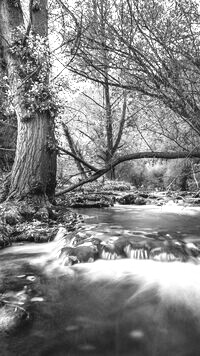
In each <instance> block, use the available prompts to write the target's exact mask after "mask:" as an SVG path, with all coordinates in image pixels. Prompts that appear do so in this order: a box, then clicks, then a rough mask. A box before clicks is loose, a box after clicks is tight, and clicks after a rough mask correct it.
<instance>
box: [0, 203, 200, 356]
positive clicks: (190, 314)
mask: <svg viewBox="0 0 200 356" xmlns="http://www.w3.org/2000/svg"><path fill="white" fill-rule="evenodd" d="M159 209H160V208H159ZM159 209H157V208H155V209H154V208H152V207H151V208H149V209H148V207H145V209H144V208H143V207H139V208H135V209H133V208H126V207H125V208H118V207H115V208H111V209H105V210H99V209H98V210H95V209H93V210H92V211H91V210H90V211H86V210H84V213H85V214H86V215H89V214H91V215H92V216H95V218H89V219H88V220H87V224H86V225H85V229H87V228H88V229H89V228H92V229H94V231H96V232H97V233H98V232H99V233H102V234H103V233H104V234H105V236H107V235H109V236H111V235H114V234H116V233H118V232H120V234H123V233H124V234H126V233H127V234H131V233H132V234H133V235H134V236H135V235H136V236H139V237H140V235H141V234H145V233H149V232H154V231H157V230H161V231H170V232H171V233H180V234H183V235H184V236H185V237H187V238H192V237H194V236H195V238H197V237H200V231H199V216H200V213H199V211H198V210H195V209H194V210H192V209H191V210H190V211H189V210H188V211H187V213H186V211H184V214H183V213H182V214H180V212H179V213H178V214H177V212H176V213H172V212H171V211H169V212H167V211H165V212H164V213H163V212H162V211H160V210H159ZM79 212H80V211H79ZM97 222H98V223H99V225H98V226H97V225H96V224H97ZM197 225H198V226H197ZM95 229H96V230H95ZM98 229H99V230H98ZM55 250H56V245H55V243H54V242H51V243H48V244H42V245H34V244H26V245H19V246H13V247H9V248H7V249H5V250H2V251H1V253H0V273H1V281H0V355H2V356H16V355H17V356H18V355H19V356H79V355H92V356H95V355H97V356H98V355H102V356H107V355H109V356H115V355H116V356H121V355H123V356H124V355H134V356H161V355H162V356H169V355H170V356H199V355H200V327H199V326H200V280H199V275H200V266H199V265H194V264H192V263H180V262H173V263H165V262H154V261H138V260H131V259H122V260H116V261H98V262H95V263H85V264H81V265H80V264H79V265H75V266H73V267H65V266H62V265H61V264H60V263H59V259H58V260H57V259H56V254H55V253H54V251H55Z"/></svg>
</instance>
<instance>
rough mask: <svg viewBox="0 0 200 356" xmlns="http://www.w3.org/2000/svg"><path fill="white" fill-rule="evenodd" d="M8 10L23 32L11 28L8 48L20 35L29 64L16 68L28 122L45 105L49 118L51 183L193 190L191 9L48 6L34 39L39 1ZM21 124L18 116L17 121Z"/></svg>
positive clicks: (7, 136)
mask: <svg viewBox="0 0 200 356" xmlns="http://www.w3.org/2000/svg"><path fill="white" fill-rule="evenodd" d="M1 3H2V4H3V3H6V1H1ZM13 3H14V7H15V9H19V7H21V8H22V11H23V17H24V24H25V25H24V26H25V30H24V29H23V28H22V27H21V24H15V28H14V29H12V31H14V32H15V36H18V44H16V43H15V44H16V46H17V45H19V39H21V36H22V34H23V36H25V37H24V38H26V46H29V51H31V50H33V55H34V60H35V62H34V63H33V61H32V62H31V60H30V59H29V62H27V61H26V62H25V61H24V62H23V61H22V63H21V64H20V65H21V66H22V67H23V68H22V69H23V70H24V68H25V67H26V73H25V75H24V77H23V79H22V84H21V85H24V82H26V81H27V82H30V79H31V86H29V89H28V90H27V87H25V88H24V92H21V93H20V96H24V97H25V98H26V100H27V102H28V104H27V105H28V106H27V107H28V113H32V112H34V111H37V109H38V107H37V105H38V106H40V107H41V105H43V106H44V107H43V110H44V109H45V110H46V108H48V110H49V112H50V114H51V116H52V117H53V118H54V119H55V134H56V141H55V142H53V144H52V147H54V150H56V153H57V155H58V170H57V180H58V182H60V181H62V182H65V183H70V184H74V183H75V184H77V183H78V182H80V181H82V180H86V181H87V180H90V178H91V177H92V179H93V176H94V178H98V177H100V176H101V175H103V174H100V175H98V172H99V171H101V173H104V175H105V176H106V177H107V178H109V179H117V180H125V181H127V182H130V183H132V184H133V185H135V186H136V187H137V188H140V187H142V188H145V189H156V188H158V189H162V190H164V189H181V190H187V189H189V190H193V189H197V190H198V189H199V180H200V170H199V164H200V162H199V158H198V157H199V142H200V89H199V84H200V46H199V44H200V37H199V31H200V27H199V25H200V9H199V4H198V1H196V0H165V1H164V0H162V1H160V0H159V1H156V0H148V1H147V0H140V1H138V0H88V1H82V0H77V1H67V0H52V1H49V3H48V13H47V12H46V13H45V14H44V13H43V16H45V19H46V20H45V21H47V17H48V31H46V32H44V33H43V34H41V33H40V34H37V36H36V37H34V36H35V33H36V32H34V26H32V25H35V24H36V21H35V20H34V16H35V17H36V18H37V16H38V13H39V11H40V10H41V8H40V7H41V2H40V1H35V0H33V1H30V2H28V1H14V2H13ZM2 6H3V5H2ZM2 8H3V7H2ZM30 9H32V10H31V11H32V15H31V11H30ZM34 21H35V22H34ZM29 25H30V26H29ZM31 26H32V27H31ZM24 31H25V34H24ZM14 32H13V33H14ZM47 32H48V46H47V47H45V49H44V47H43V44H44V42H45V41H46V40H47ZM16 34H17V35H16ZM1 38H2V41H3V40H5V35H4V29H3V27H2V29H1ZM15 40H16V38H15ZM33 42H34V43H33ZM24 45H25V42H24V43H23V46H24ZM4 47H5V45H4V43H3V42H2V45H1V48H2V51H1V53H2V57H1V58H2V61H1V74H2V80H1V85H0V91H1V95H0V105H1V112H0V171H1V174H3V175H4V174H5V173H7V172H10V170H11V168H12V165H13V162H14V157H15V148H16V141H17V115H18V114H17V115H16V104H15V103H14V101H15V99H14V98H13V92H12V91H13V88H12V85H13V84H11V76H10V74H9V70H8V65H9V60H8V59H5V57H6V56H5V48H4ZM41 53H43V55H44V56H47V55H48V60H49V64H48V67H47V68H46V74H45V78H43V77H41V78H42V83H44V81H47V77H48V92H47V90H46V89H45V90H46V91H45V90H44V87H43V84H41V83H40V80H39V79H38V78H39V76H40V75H41V68H42V67H44V66H45V64H44V62H42V61H43V59H42V61H41V58H40V57H41V56H42V55H41ZM15 57H16V52H15ZM23 60H24V59H23ZM6 61H7V63H5V62H6ZM40 61H41V62H40ZM35 63H36V65H35ZM38 73H39V75H38ZM12 83H13V79H12ZM29 84H30V83H29ZM15 92H16V91H15ZM36 103H37V105H36ZM52 103H53V104H52ZM28 115H29V114H28ZM29 119H30V118H29V116H27V113H26V118H25V119H24V120H25V121H26V122H29ZM18 128H19V124H18ZM18 135H19V132H18ZM34 145H35V143H34ZM26 150H27V149H26ZM27 154H28V155H29V153H28V150H27ZM195 157H196V158H195ZM138 158H141V159H138ZM30 159H31V158H30ZM171 159H173V160H171ZM119 163H120V164H119ZM21 164H22V163H20V165H21ZM105 167H107V168H106V169H105ZM95 174H96V175H95Z"/></svg>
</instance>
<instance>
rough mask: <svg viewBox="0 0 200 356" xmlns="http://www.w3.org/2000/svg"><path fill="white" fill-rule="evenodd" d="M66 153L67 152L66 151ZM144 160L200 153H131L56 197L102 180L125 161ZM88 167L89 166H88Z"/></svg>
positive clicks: (173, 157)
mask: <svg viewBox="0 0 200 356" xmlns="http://www.w3.org/2000/svg"><path fill="white" fill-rule="evenodd" d="M65 152H66V150H65ZM142 158H158V159H166V160H168V159H179V158H200V151H192V152H185V151H184V152H149V151H144V152H136V153H130V154H128V155H125V156H119V157H118V158H116V159H113V160H111V161H110V162H109V164H108V165H107V166H105V167H104V168H101V169H99V170H98V171H96V172H95V173H94V174H92V175H91V177H89V178H86V179H83V180H82V181H80V182H78V183H75V184H73V185H71V186H70V187H68V188H66V189H63V190H60V191H58V192H56V194H55V195H56V196H59V195H62V194H65V193H68V192H70V191H72V190H74V189H76V188H78V187H81V186H82V185H84V184H86V183H90V182H93V181H95V180H96V179H98V178H100V177H101V176H103V175H104V174H105V173H106V172H108V171H109V170H110V169H112V168H113V167H116V166H117V165H118V164H120V163H122V162H125V161H131V160H134V159H142ZM87 167H88V164H87ZM93 168H94V167H93Z"/></svg>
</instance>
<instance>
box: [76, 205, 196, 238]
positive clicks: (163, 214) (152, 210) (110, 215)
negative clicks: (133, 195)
mask: <svg viewBox="0 0 200 356" xmlns="http://www.w3.org/2000/svg"><path fill="white" fill-rule="evenodd" d="M77 211H78V212H79V213H80V214H83V215H86V216H87V219H85V221H86V223H87V224H88V223H89V224H90V228H91V229H93V230H94V231H96V232H97V236H98V235H99V236H104V238H105V239H106V238H107V237H112V236H114V235H123V233H125V234H126V233H127V232H136V233H137V232H141V234H142V233H144V234H146V233H148V232H149V233H154V232H163V233H169V234H172V235H173V234H174V235H175V236H176V234H178V235H179V236H180V237H182V238H183V239H184V240H185V239H186V240H198V239H200V208H196V207H184V206H176V205H174V204H171V205H170V204H169V205H165V206H153V205H149V206H148V205H144V206H131V205H126V206H124V205H115V206H114V207H112V208H107V209H78V210H77Z"/></svg>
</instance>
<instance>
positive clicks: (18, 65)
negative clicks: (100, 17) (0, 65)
mask: <svg viewBox="0 0 200 356" xmlns="http://www.w3.org/2000/svg"><path fill="white" fill-rule="evenodd" d="M33 3H34V2H33ZM34 6H35V5H34ZM30 21H31V30H32V33H33V34H34V36H35V35H36V36H39V38H46V36H47V0H43V1H37V8H36V7H32V9H31V13H30ZM19 28H20V29H21V28H22V29H24V32H23V31H22V34H23V33H24V34H26V31H25V28H24V22H23V14H22V9H21V6H20V1H18V0H15V1H8V0H0V30H1V34H2V37H3V40H2V44H3V51H4V53H3V55H4V60H5V62H6V65H7V72H8V80H9V85H10V90H11V95H12V100H13V106H14V109H15V112H16V115H17V121H18V135H17V148H16V155H15V161H14V165H13V168H12V174H11V186H10V191H9V197H10V198H11V197H12V198H17V199H24V198H26V197H28V196H31V198H32V199H34V197H36V198H37V200H38V198H39V200H44V199H45V200H48V199H47V197H48V198H49V199H50V200H52V199H53V197H54V193H55V186H56V148H55V147H56V146H55V137H54V120H53V115H52V113H51V111H50V109H49V106H48V105H46V106H44V104H45V102H44V100H43V101H42V103H41V106H40V99H38V97H37V98H36V97H34V95H33V96H32V97H31V98H29V99H30V101H31V100H32V101H34V102H36V101H37V107H36V108H35V110H32V111H31V110H30V108H29V107H28V106H27V104H26V103H25V102H24V97H25V95H26V92H27V91H29V93H30V89H31V88H32V86H33V85H34V83H36V84H38V85H39V84H40V86H42V88H43V89H42V90H43V92H42V94H43V95H47V94H46V91H45V90H46V88H47V87H48V82H49V65H48V51H47V52H46V54H43V57H42V58H40V60H39V61H38V63H37V68H36V70H35V73H34V71H33V73H31V74H30V75H27V73H26V75H22V74H21V71H22V70H23V66H27V65H28V64H29V62H30V56H31V54H30V53H29V54H28V53H26V51H25V50H26V46H27V43H26V38H24V39H23V41H22V40H21V39H20V38H18V37H19V34H18V32H17V31H19ZM20 40H21V41H20ZM18 45H20V46H21V47H19V49H22V50H24V53H25V55H24V58H23V57H22V56H20V53H17V52H16V49H18V48H17V46H18ZM13 48H15V51H13ZM33 50H34V49H33ZM26 55H27V58H26ZM28 61H29V62H28ZM41 70H43V73H42V74H43V77H42V80H40V81H39V79H38V78H41V76H40V74H41V72H40V71H41ZM48 100H49V101H50V98H48ZM42 105H43V106H42Z"/></svg>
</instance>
